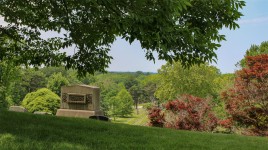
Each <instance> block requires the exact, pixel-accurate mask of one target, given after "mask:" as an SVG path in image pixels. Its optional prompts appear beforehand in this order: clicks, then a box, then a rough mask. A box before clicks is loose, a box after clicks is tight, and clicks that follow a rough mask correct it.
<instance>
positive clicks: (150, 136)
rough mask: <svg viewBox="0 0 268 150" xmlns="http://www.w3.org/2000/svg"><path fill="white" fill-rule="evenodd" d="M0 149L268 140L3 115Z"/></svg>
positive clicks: (266, 145)
mask: <svg viewBox="0 0 268 150" xmlns="http://www.w3.org/2000/svg"><path fill="white" fill-rule="evenodd" d="M0 149H1V150H2V149H8V150H10V149H20V150H21V149H22V150H23V149H27V150H29V149H34V150H38V149H45V150H50V149H57V150H58V149H64V150H66V149H101V150H104V149H124V150H125V149H134V150H137V149H157V150H161V149H167V150H171V149H176V150H179V149H197V150H201V149H204V150H209V149H213V150H223V149H226V150H231V149H235V150H238V149H241V150H247V149H252V150H262V149H263V150H267V149H268V138H263V137H249V136H238V135H227V134H212V133H205V132H190V131H178V130H171V129H162V128H152V127H142V126H131V125H126V124H115V123H111V122H101V121H96V120H90V119H78V118H63V117H55V116H43V115H33V114H30V113H16V112H7V111H0Z"/></svg>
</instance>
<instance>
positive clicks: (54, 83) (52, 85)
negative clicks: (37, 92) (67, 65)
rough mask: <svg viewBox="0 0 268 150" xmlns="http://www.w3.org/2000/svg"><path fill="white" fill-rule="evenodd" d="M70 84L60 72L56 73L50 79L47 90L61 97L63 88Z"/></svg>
mask: <svg viewBox="0 0 268 150" xmlns="http://www.w3.org/2000/svg"><path fill="white" fill-rule="evenodd" d="M68 84H69V81H68V80H67V79H66V78H65V77H64V76H62V74H61V73H60V72H59V73H54V74H53V75H51V76H50V77H49V78H48V84H47V88H48V89H50V90H51V91H53V92H54V93H56V94H57V95H58V96H60V93H61V87H62V86H64V85H68Z"/></svg>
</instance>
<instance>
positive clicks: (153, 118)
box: [148, 107, 165, 127]
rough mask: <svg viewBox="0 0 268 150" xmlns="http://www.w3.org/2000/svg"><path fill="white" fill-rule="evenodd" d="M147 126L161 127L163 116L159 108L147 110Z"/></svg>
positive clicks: (163, 120)
mask: <svg viewBox="0 0 268 150" xmlns="http://www.w3.org/2000/svg"><path fill="white" fill-rule="evenodd" d="M148 117H149V120H150V122H149V126H154V127H163V125H164V122H165V119H164V114H163V113H162V112H161V109H160V108H157V107H152V108H151V109H150V110H149V116H148Z"/></svg>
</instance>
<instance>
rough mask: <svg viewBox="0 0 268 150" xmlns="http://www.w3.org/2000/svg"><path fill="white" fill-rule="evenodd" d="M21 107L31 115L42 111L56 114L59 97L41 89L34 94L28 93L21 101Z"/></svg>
mask: <svg viewBox="0 0 268 150" xmlns="http://www.w3.org/2000/svg"><path fill="white" fill-rule="evenodd" d="M22 106H23V107H25V108H26V109H27V110H28V111H29V112H31V113H33V112H35V111H43V112H48V113H52V114H56V111H57V109H58V108H59V107H60V97H59V96H58V95H57V94H55V93H53V92H52V91H50V90H49V89H46V88H42V89H39V90H37V91H36V92H32V93H28V94H27V95H26V96H25V98H24V99H23V101H22Z"/></svg>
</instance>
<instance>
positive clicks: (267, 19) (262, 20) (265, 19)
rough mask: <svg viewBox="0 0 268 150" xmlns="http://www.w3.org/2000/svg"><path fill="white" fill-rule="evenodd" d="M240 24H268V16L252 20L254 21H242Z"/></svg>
mask: <svg viewBox="0 0 268 150" xmlns="http://www.w3.org/2000/svg"><path fill="white" fill-rule="evenodd" d="M237 23H238V24H262V23H268V16H266V17H259V18H252V19H242V20H239V21H238V22H237Z"/></svg>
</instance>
